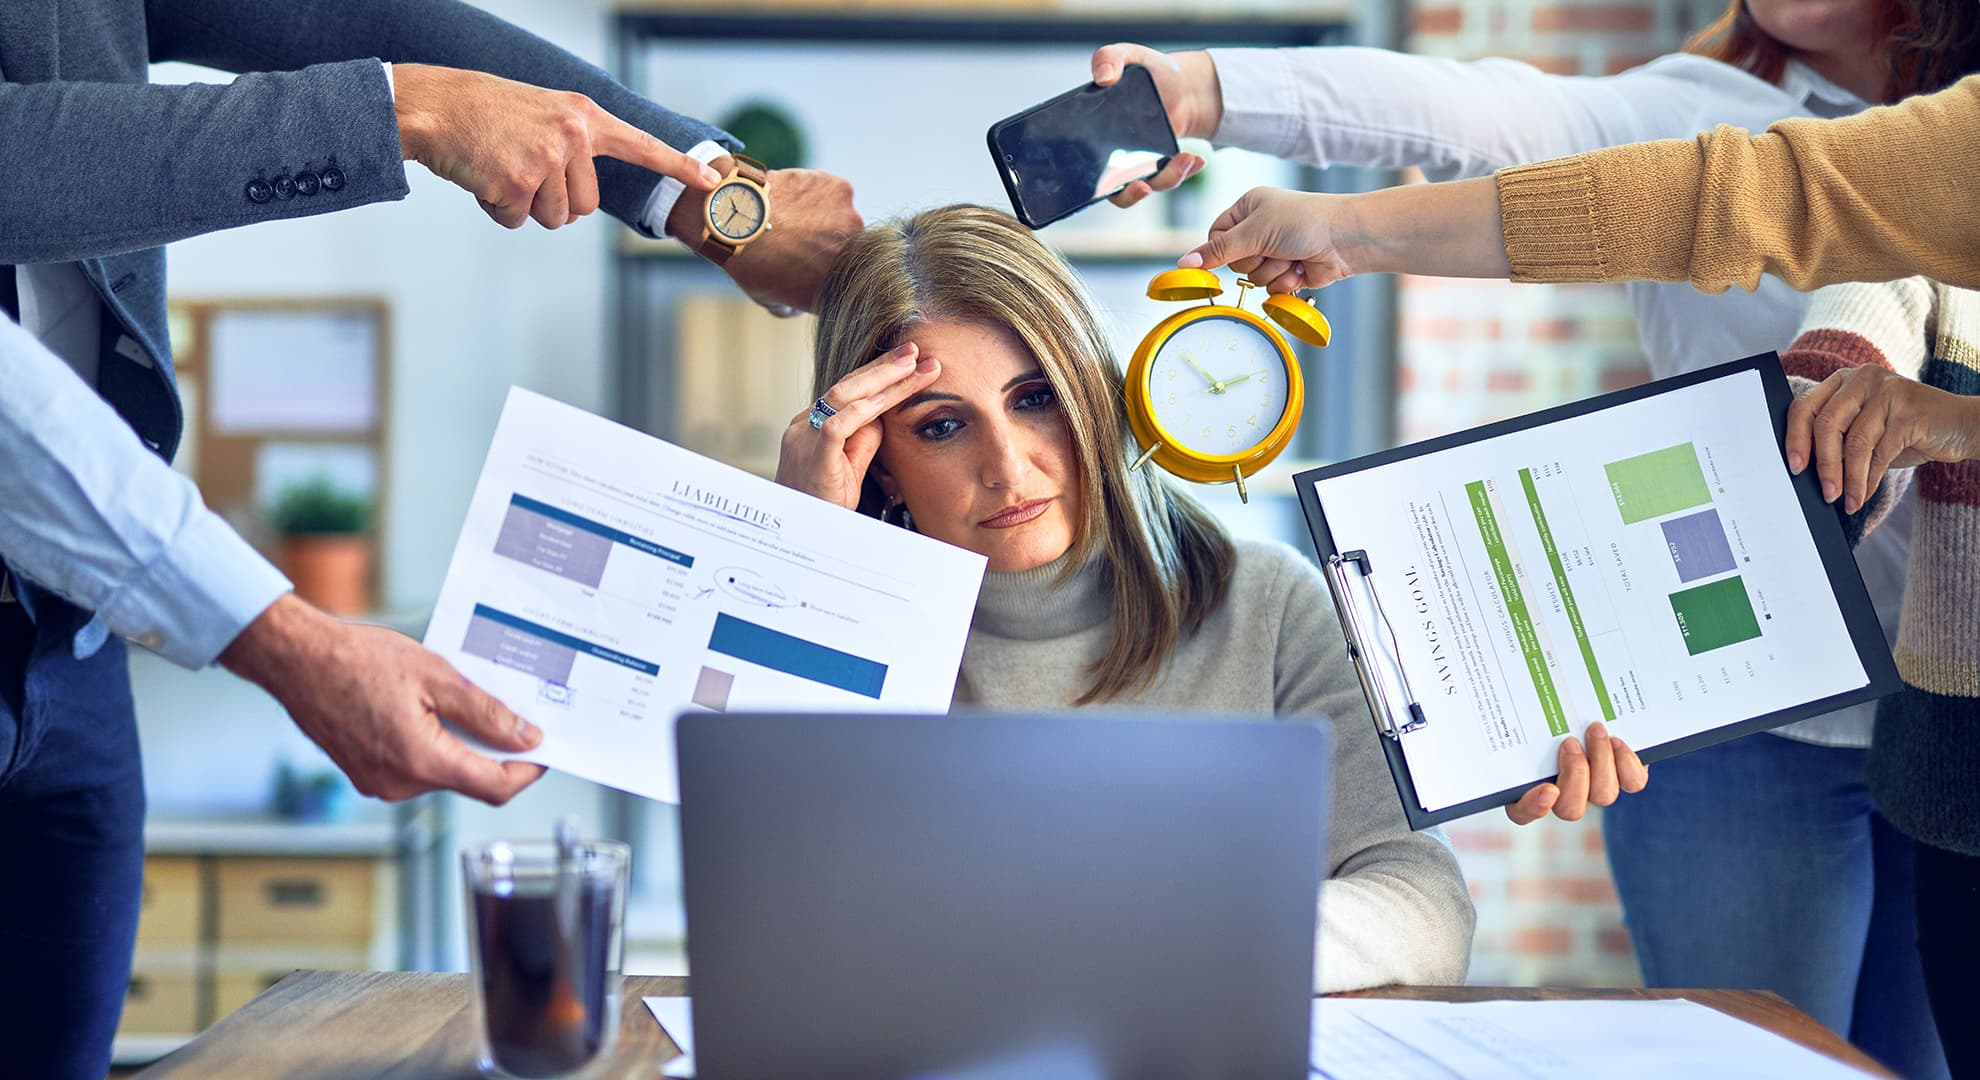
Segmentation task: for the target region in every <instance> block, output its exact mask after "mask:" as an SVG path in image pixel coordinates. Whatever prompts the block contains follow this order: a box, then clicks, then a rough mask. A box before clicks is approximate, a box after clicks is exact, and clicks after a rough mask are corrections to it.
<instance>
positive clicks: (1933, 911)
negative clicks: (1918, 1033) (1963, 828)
mask: <svg viewBox="0 0 1980 1080" xmlns="http://www.w3.org/2000/svg"><path fill="white" fill-rule="evenodd" d="M1918 951H1919V953H1920V954H1921V955H1923V957H1924V959H1925V984H1926V985H1927V986H1928V987H1930V988H1931V991H1932V1012H1933V1014H1934V1015H1935V1016H1937V1017H1938V1018H1939V1031H1940V1033H1941V1035H1942V1036H1943V1038H1944V1039H1945V1044H1946V1061H1947V1063H1948V1064H1950V1065H1951V1066H1952V1070H1953V1078H1954V1080H1980V1030H1976V1029H1975V1021H1976V1020H1980V991H1976V990H1975V989H1974V986H1973V972H1974V971H1975V970H1976V969H1980V856H1974V855H1962V854H1960V853H1959V852H1956V851H1947V850H1945V849H1944V848H1936V847H1933V846H1932V845H1930V844H1920V845H1918Z"/></svg>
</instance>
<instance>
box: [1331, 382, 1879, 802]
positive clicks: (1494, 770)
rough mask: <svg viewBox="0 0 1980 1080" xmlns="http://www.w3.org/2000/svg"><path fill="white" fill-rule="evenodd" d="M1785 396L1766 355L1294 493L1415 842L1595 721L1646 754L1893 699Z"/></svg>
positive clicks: (1509, 424) (1858, 589) (1421, 447)
mask: <svg viewBox="0 0 1980 1080" xmlns="http://www.w3.org/2000/svg"><path fill="white" fill-rule="evenodd" d="M1790 397H1791V394H1790V392H1789V390H1788V387H1787V382H1786V378H1785V376H1784V375H1783V374H1782V373H1781V369H1780V363H1779V359H1778V358H1777V357H1775V356H1774V355H1772V354H1767V355H1764V356H1759V357H1752V358H1749V359H1747V360H1743V361H1739V362H1737V363H1733V364H1726V365H1721V366H1719V367H1716V368H1710V369H1707V370H1704V371H1699V372H1694V373H1691V374H1689V375H1684V376H1679V377H1677V378H1674V379H1667V380H1662V381H1659V382H1656V383H1652V384H1649V385H1647V386H1642V387H1637V388H1634V389H1631V390H1626V391H1622V392H1620V393H1616V394H1609V395H1605V396H1602V397H1598V398H1594V399H1591V400H1589V401H1586V402H1581V403H1577V404H1573V405H1567V406H1562V407H1560V408H1557V409H1550V410H1546V411H1543V412H1540V413H1536V414H1534V415H1532V416H1528V417H1522V418H1519V419H1515V420H1509V421H1505V422H1503V423H1499V424H1493V425H1489V426H1487V427H1483V428H1479V429H1476V430H1473V431H1468V432H1462V433H1459V434H1455V435H1451V436H1446V437H1444V438H1441V439H1435V440H1431V441H1429V442H1425V443H1420V444H1417V445H1414V446H1408V447H1402V448H1398V449H1396V450H1391V451H1387V452H1384V453H1381V454H1376V455H1373V456H1370V457H1367V458H1362V459H1358V460H1356V461H1351V462H1344V463H1342V464H1338V465H1333V466H1328V467H1325V468H1321V469H1316V470H1312V471H1310V472H1306V473H1301V474H1300V475H1299V476H1298V477H1297V478H1296V482H1297V484H1298V486H1299V495H1300V501H1301V505H1302V506H1303V507H1304V509H1305V511H1306V516H1307V522H1308V525H1309V526H1310V527H1311V529H1312V532H1313V537H1314V541H1315V543H1316V545H1317V546H1318V548H1319V551H1320V556H1321V561H1322V565H1323V568H1324V569H1325V570H1326V571H1327V578H1328V583H1329V586H1330V587H1331V588H1332V590H1333V593H1334V601H1335V606H1336V609H1337V611H1338V613H1339V615H1340V618H1341V626H1342V632H1343V634H1344V635H1345V636H1346V638H1347V640H1348V644H1349V647H1350V655H1351V656H1353V657H1354V660H1355V663H1356V666H1357V669H1358V670H1359V672H1360V674H1361V678H1362V688H1363V690H1364V692H1365V693H1366V695H1367V697H1368V701H1369V707H1370V710H1371V712H1372V713H1373V714H1374V717H1375V722H1376V724H1377V727H1378V728H1379V729H1380V730H1381V731H1382V732H1383V734H1384V736H1385V738H1384V739H1383V745H1384V750H1385V752H1386V753H1387V754H1388V757H1389V763H1390V768H1391V771H1392V772H1393V773H1394V775H1395V777H1396V785H1397V791H1398V792H1399V794H1400V795H1401V797H1402V800H1403V804H1404V810H1405V812H1406V813H1407V814H1408V816H1409V820H1410V823H1411V825H1412V826H1414V827H1416V828H1423V827H1425V826H1428V825H1432V824H1436V823H1438V822H1441V821H1447V820H1450V819H1452V818H1456V817H1462V816H1464V815H1467V814H1471V813H1476V812H1478V811H1480V810H1483V809H1488V808H1490V807H1493V806H1500V805H1505V804H1508V803H1512V802H1514V801H1515V800H1516V799H1518V798H1519V796H1520V795H1521V793H1523V792H1525V791H1527V790H1528V789H1529V788H1531V787H1532V786H1533V785H1534V784H1536V783H1541V782H1544V781H1546V780H1550V779H1553V778H1554V777H1553V775H1552V774H1553V773H1554V771H1555V769H1556V765H1555V763H1556V761H1557V760H1558V757H1557V755H1558V753H1559V749H1560V747H1561V745H1562V744H1563V743H1564V742H1566V741H1567V740H1568V739H1569V738H1571V737H1572V733H1575V732H1580V731H1582V730H1584V729H1585V728H1586V727H1587V726H1588V725H1589V724H1590V723H1592V722H1597V721H1599V722H1602V723H1604V724H1606V725H1607V726H1608V728H1609V729H1610V730H1612V731H1613V732H1614V733H1615V734H1616V735H1617V736H1620V737H1622V738H1625V739H1626V740H1627V741H1628V744H1629V745H1630V746H1631V747H1633V748H1635V749H1637V750H1639V751H1641V752H1642V759H1643V760H1645V761H1656V760H1660V759H1662V758H1667V757H1671V756H1673V755H1675V754H1679V753H1683V752H1685V751H1686V750H1692V749H1698V748H1700V747H1703V746H1708V745H1711V744H1713V743H1716V742H1721V741H1724V740H1725V739H1729V738H1734V737H1736V736H1739V735H1743V734H1747V733H1749V732H1753V731H1759V730H1764V729H1766V728H1771V727H1775V726H1778V725H1781V724H1785V723H1789V722H1792V721H1794V720H1798V719H1802V718H1804V717H1807V716H1812V715H1816V714H1819V713H1822V712H1827V711H1829V710H1832V709H1836V708H1840V707H1842V706H1845V705H1849V704H1853V703H1855V702H1858V701H1863V700H1867V699H1869V698H1873V697H1879V696H1882V695H1884V694H1887V693H1891V692H1893V691H1894V690H1895V689H1896V688H1897V685H1898V682H1897V673H1896V669H1895V667H1894V665H1893V664H1892V662H1891V658H1890V652H1889V650H1888V648H1887V647H1886V645H1885V643H1884V639H1883V635H1882V631H1881V629H1880V628H1879V626H1878V624H1877V620H1876V618H1875V615H1874V613H1873V612H1872V610H1871V607H1870V603H1869V599H1868V596H1867V595H1866V594H1865V592H1864V589H1863V584H1862V580H1861V578H1860V577H1858V575H1857V572H1856V568H1855V563H1854V561H1853V560H1852V559H1851V557H1850V553H1849V550H1848V546H1847V544H1846V543H1845V542H1844V539H1843V534H1842V530H1841V527H1840V523H1839V521H1838V518H1837V516H1836V511H1835V509H1834V508H1833V507H1831V506H1829V505H1828V504H1826V503H1824V502H1823V501H1822V498H1821V493H1820V491H1819V490H1818V489H1817V487H1816V483H1815V480H1814V477H1813V476H1812V475H1804V476H1800V477H1795V476H1792V475H1790V474H1789V472H1788V470H1787V467H1786V464H1785V462H1784V461H1783V457H1782V449H1781V445H1782V444H1781V440H1782V437H1783V432H1784V424H1785V416H1786V413H1787V408H1788V403H1789V400H1790Z"/></svg>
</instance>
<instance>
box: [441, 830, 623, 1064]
mask: <svg viewBox="0 0 1980 1080" xmlns="http://www.w3.org/2000/svg"><path fill="white" fill-rule="evenodd" d="M631 859H632V853H631V849H630V848H628V847H627V846H626V845H625V844H621V843H617V842H615V841H609V840H576V839H573V838H572V837H571V836H570V835H569V834H568V832H566V831H565V830H560V831H559V837H558V839H556V840H536V841H527V840H496V841H491V842H489V843H486V844H479V845H476V846H474V847H470V848H467V849H466V850H464V851H462V852H461V879H462V882H463V884H464V885H465V891H466V894H467V931H468V954H469V957H470V964H471V965H472V971H473V977H474V991H475V992H474V994H473V997H474V1004H475V1012H476V1024H475V1027H476V1029H477V1030H478V1032H479V1033H480V1042H481V1046H480V1057H479V1060H478V1065H479V1067H480V1069H481V1071H482V1073H483V1074H484V1075H487V1076H494V1077H513V1078H518V1080H539V1078H542V1077H582V1076H586V1075H589V1074H590V1072H591V1070H592V1069H593V1067H595V1066H597V1065H600V1064H602V1063H603V1062H605V1061H606V1060H607V1059H609V1058H610V1057H611V1055H612V1048H613V1046H614V1045H615V1044H616V1043H617V1042H618V1037H619V995H620V990H621V988H622V985H623V983H624V979H623V975H622V968H623V966H624V962H625V934H624V927H623V920H624V918H625V908H626V881H627V870H628V868H629V866H630V865H631Z"/></svg>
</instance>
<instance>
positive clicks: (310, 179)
mask: <svg viewBox="0 0 1980 1080" xmlns="http://www.w3.org/2000/svg"><path fill="white" fill-rule="evenodd" d="M322 186H323V185H322V180H321V178H319V177H318V176H317V175H316V174H315V173H313V172H310V171H309V170H307V169H305V170H303V171H302V172H299V173H297V174H296V194H298V195H314V194H316V192H317V190H318V189H320V188H321V187H322Z"/></svg>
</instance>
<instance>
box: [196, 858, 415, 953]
mask: <svg viewBox="0 0 1980 1080" xmlns="http://www.w3.org/2000/svg"><path fill="white" fill-rule="evenodd" d="M219 871H220V872H219V893H220V912H219V925H218V934H217V937H218V939H219V942H220V944H222V945H234V944H237V943H247V942H286V941H300V942H310V943H314V944H326V945H328V944H353V945H359V946H362V945H364V944H366V943H367V942H369V941H370V940H371V937H372V932H373V923H374V918H373V906H374V897H373V890H374V889H375V887H376V878H375V876H374V875H375V869H374V867H373V866H372V865H371V864H370V863H368V862H362V861H358V860H350V859H345V860H338V859H227V860H225V861H223V862H221V863H220V865H219Z"/></svg>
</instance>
